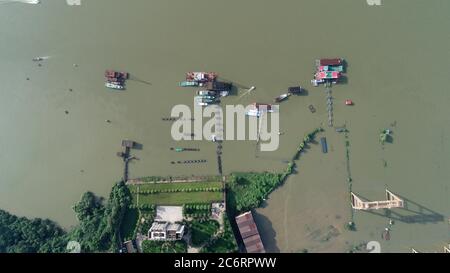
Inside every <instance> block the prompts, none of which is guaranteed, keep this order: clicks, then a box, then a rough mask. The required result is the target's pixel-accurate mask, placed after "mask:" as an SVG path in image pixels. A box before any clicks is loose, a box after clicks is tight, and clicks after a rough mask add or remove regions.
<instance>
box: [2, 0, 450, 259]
mask: <svg viewBox="0 0 450 273" xmlns="http://www.w3.org/2000/svg"><path fill="white" fill-rule="evenodd" d="M382 3H383V5H382V6H369V5H367V3H366V1H363V0H361V1H352V0H341V1H328V0H319V1H317V0H315V1H313V0H308V1H307V0H303V1H294V0H285V1H257V0H252V1H250V0H249V1H237V0H231V1H207V0H190V1H162V0H158V1H156V0H154V1H143V0H135V1H119V0H96V1H82V5H81V6H68V5H67V4H66V3H65V1H55V0H53V1H52V0H47V1H42V4H40V5H26V4H21V3H12V4H8V5H6V4H5V5H1V6H0V33H1V34H2V42H1V43H0V78H2V79H3V80H2V83H3V85H2V87H1V88H0V126H1V128H2V132H1V137H0V150H1V153H0V162H1V164H0V173H1V174H2V179H1V180H0V208H2V209H5V210H8V211H10V212H12V213H15V214H18V215H23V216H28V217H45V218H50V219H53V220H55V221H57V222H59V223H61V224H62V225H63V226H65V227H70V226H71V225H74V224H75V223H76V219H75V216H74V213H73V212H72V209H71V206H72V205H73V204H74V203H75V202H76V201H77V200H78V199H79V198H80V196H81V194H82V193H83V192H85V191H88V190H89V191H94V192H95V193H97V194H100V195H103V196H107V195H108V193H109V191H110V189H111V186H112V185H113V183H115V182H116V181H118V180H120V179H121V176H122V171H123V165H122V161H121V160H120V159H119V158H118V157H117V156H116V152H118V151H120V149H121V147H120V144H121V140H122V139H132V140H135V141H136V142H138V143H140V144H141V146H142V147H141V148H142V149H140V150H136V151H133V154H134V155H136V156H137V157H138V158H139V160H135V161H133V162H132V163H131V165H130V176H131V177H140V176H146V175H197V174H216V173H217V163H216V155H215V150H216V147H215V145H214V144H213V143H211V142H208V141H200V142H198V141H197V142H187V141H184V142H182V143H177V142H175V141H173V140H172V138H171V135H170V129H171V123H170V122H167V121H162V118H164V117H168V116H169V115H170V110H171V108H172V107H173V106H174V105H176V104H187V105H191V106H192V104H193V96H194V94H195V92H196V90H194V89H190V88H180V87H178V82H180V81H182V80H183V78H184V73H185V72H187V71H215V72H218V73H219V74H220V76H221V77H222V78H223V79H226V80H229V81H232V82H234V83H235V85H237V86H238V87H239V88H238V90H237V91H238V92H239V94H242V93H243V92H245V89H246V88H249V87H250V86H256V87H257V88H256V90H255V91H254V92H252V93H251V94H249V95H248V96H245V97H242V98H239V96H232V97H229V98H226V99H224V100H223V103H224V104H244V105H246V104H249V103H252V102H266V103H270V102H272V101H273V98H274V97H276V96H278V95H280V94H282V93H285V91H286V90H287V88H288V87H289V86H294V85H302V86H304V87H306V88H307V89H308V94H307V95H306V96H298V97H296V96H293V97H291V98H289V100H288V101H286V102H283V103H282V104H281V105H280V119H281V125H280V126H281V129H280V131H282V133H283V134H282V135H281V136H280V147H279V149H278V150H277V151H275V152H267V153H264V152H255V142H254V141H226V142H225V143H224V144H223V169H224V172H225V173H230V172H232V171H264V170H269V171H280V170H281V169H283V168H285V167H286V164H285V163H283V162H284V161H285V160H288V159H290V158H291V157H292V155H293V153H294V151H295V149H296V147H297V145H298V143H299V141H300V140H301V139H302V138H303V136H304V134H306V133H308V132H309V131H311V130H313V129H314V128H316V127H318V126H323V127H324V128H325V129H326V131H325V133H324V136H325V137H327V142H328V145H329V147H328V148H329V152H328V153H327V154H322V152H321V149H320V146H319V145H312V147H311V149H309V150H308V151H307V153H305V154H303V155H302V156H301V158H300V160H299V161H298V170H297V171H298V173H297V174H296V175H293V176H291V177H290V178H289V179H288V180H287V182H286V184H285V185H284V186H283V187H281V188H279V189H277V190H276V191H275V192H274V193H273V194H272V195H271V196H270V198H269V199H268V200H267V202H266V203H265V205H264V207H263V208H261V209H258V210H257V212H256V213H257V217H256V218H257V221H258V223H259V228H260V230H261V231H262V235H263V239H264V243H265V245H266V247H267V249H268V250H269V251H281V252H301V251H317V252H320V251H347V250H349V249H350V248H352V247H353V246H355V245H358V244H360V243H362V242H368V241H380V243H381V247H382V251H385V252H388V251H401V252H409V251H410V248H411V247H414V248H415V249H417V250H419V251H441V250H442V247H443V246H444V245H445V244H448V243H449V240H450V238H449V226H448V224H449V222H448V221H449V215H450V201H449V194H450V192H449V188H448V187H449V181H450V180H449V171H448V166H449V163H450V158H449V156H448V155H449V153H450V144H449V137H450V127H449V124H450V119H449V116H450V110H449V109H450V108H448V104H449V102H450V95H449V93H448V91H449V90H448V87H447V85H446V79H447V77H448V75H449V73H450V68H449V65H448V64H449V63H450V54H449V53H450V52H449V48H450V35H449V34H448V30H447V29H448V25H450V15H449V14H450V12H449V11H450V2H448V1H444V0H432V1H419V0H397V1H388V0H384V1H382ZM36 56H49V58H48V59H47V60H45V61H43V62H42V66H41V67H39V66H38V65H37V63H34V62H32V61H31V60H32V58H34V57H36ZM320 57H343V58H345V59H346V60H347V63H348V67H347V80H346V82H344V83H343V84H340V85H336V86H333V87H332V95H333V98H334V121H335V125H336V126H341V125H344V124H346V126H347V128H348V129H349V135H348V137H349V142H350V147H349V151H350V153H349V156H350V170H351V175H352V178H353V183H352V190H353V191H354V192H355V193H357V194H358V195H360V196H361V197H364V198H366V199H369V200H382V199H383V198H385V192H384V191H385V188H386V187H387V188H388V189H389V190H391V191H392V192H394V193H397V194H399V195H400V196H402V197H403V198H404V200H405V201H407V207H406V208H405V209H394V210H392V212H391V213H390V214H386V212H385V211H377V212H376V213H377V214H374V213H370V212H360V211H356V212H354V214H353V217H352V211H351V209H350V203H349V202H350V201H349V183H348V182H347V166H346V149H345V138H344V136H343V135H341V134H338V133H336V132H335V130H334V129H333V128H328V126H327V119H328V118H327V112H326V99H325V96H326V94H325V91H324V88H323V87H318V88H315V87H312V86H311V84H310V83H309V82H310V80H311V78H312V74H313V65H314V60H315V59H316V58H320ZM74 64H76V65H74ZM108 68H112V69H118V70H124V71H128V72H130V73H131V74H132V80H130V81H128V84H127V90H126V91H124V92H114V91H110V90H107V89H105V88H104V78H103V73H104V70H105V69H108ZM27 78H28V79H27ZM345 99H352V100H353V101H354V102H355V105H354V106H352V107H348V106H345V105H344V101H345ZM310 104H312V105H314V106H315V108H316V109H317V112H316V113H311V112H310V111H309V109H308V105H310ZM106 120H110V121H111V122H110V123H108V122H106ZM384 128H391V129H392V131H393V142H392V143H386V144H385V145H381V144H380V142H379V133H380V130H382V129H384ZM170 147H191V148H200V150H201V151H200V152H189V153H188V152H186V153H175V152H173V151H170ZM198 159H205V160H207V161H208V162H207V163H206V164H198V165H172V164H171V163H170V162H171V161H177V160H198ZM351 219H353V221H354V222H355V224H356V228H357V231H354V232H349V231H346V230H345V229H344V225H345V224H346V223H347V222H348V221H349V220H351ZM389 220H393V225H392V226H391V227H390V228H391V240H390V241H384V240H382V239H381V234H382V232H383V230H384V229H385V228H386V227H387V225H388V224H389Z"/></svg>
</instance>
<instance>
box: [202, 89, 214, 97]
mask: <svg viewBox="0 0 450 273" xmlns="http://www.w3.org/2000/svg"><path fill="white" fill-rule="evenodd" d="M198 95H200V96H215V95H216V92H214V91H208V90H200V91H198Z"/></svg>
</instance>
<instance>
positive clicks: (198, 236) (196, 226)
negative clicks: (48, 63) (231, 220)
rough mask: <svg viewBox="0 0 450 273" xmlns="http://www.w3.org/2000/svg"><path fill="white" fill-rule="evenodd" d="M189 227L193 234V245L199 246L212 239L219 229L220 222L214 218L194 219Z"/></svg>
mask: <svg viewBox="0 0 450 273" xmlns="http://www.w3.org/2000/svg"><path fill="white" fill-rule="evenodd" d="M189 229H190V231H191V235H192V245H193V246H196V247H198V246H201V245H203V244H205V243H207V242H208V241H209V240H210V239H211V237H212V236H213V235H214V234H215V233H216V232H217V230H218V229H219V223H217V221H214V220H206V221H192V222H191V223H190V224H189Z"/></svg>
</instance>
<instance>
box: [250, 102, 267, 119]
mask: <svg viewBox="0 0 450 273" xmlns="http://www.w3.org/2000/svg"><path fill="white" fill-rule="evenodd" d="M272 112H273V109H272V105H271V104H265V103H256V102H255V103H253V104H252V108H251V109H250V110H248V111H247V112H246V113H245V114H246V115H247V116H253V117H260V116H262V115H263V114H264V113H272Z"/></svg>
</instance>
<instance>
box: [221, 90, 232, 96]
mask: <svg viewBox="0 0 450 273" xmlns="http://www.w3.org/2000/svg"><path fill="white" fill-rule="evenodd" d="M228 95H230V92H228V91H220V96H221V97H227V96H228Z"/></svg>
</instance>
